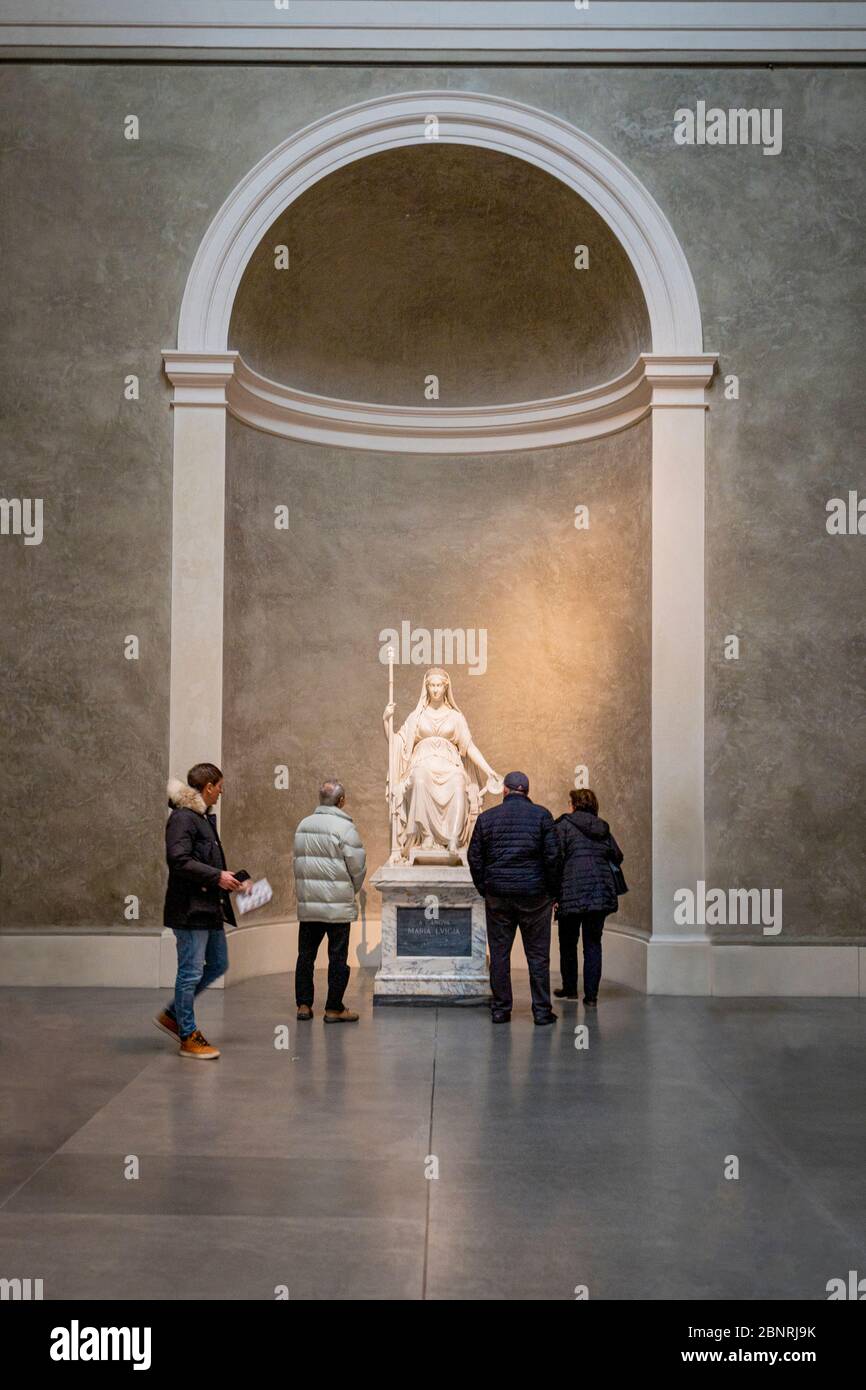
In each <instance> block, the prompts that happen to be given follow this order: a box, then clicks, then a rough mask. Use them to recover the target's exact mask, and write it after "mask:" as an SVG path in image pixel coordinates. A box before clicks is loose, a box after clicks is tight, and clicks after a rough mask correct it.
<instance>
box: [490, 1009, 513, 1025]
mask: <svg viewBox="0 0 866 1390" xmlns="http://www.w3.org/2000/svg"><path fill="white" fill-rule="evenodd" d="M490 1022H491V1023H510V1022H511V1013H510V1012H508V1013H506V1012H505V1011H504V1010H502V1009H494V1010H493V1012H492V1013H491V1015H490Z"/></svg>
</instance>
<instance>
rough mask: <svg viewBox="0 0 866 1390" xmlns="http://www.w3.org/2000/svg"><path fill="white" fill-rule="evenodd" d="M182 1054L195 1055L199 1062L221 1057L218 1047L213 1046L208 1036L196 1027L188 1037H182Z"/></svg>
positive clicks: (182, 1055)
mask: <svg viewBox="0 0 866 1390" xmlns="http://www.w3.org/2000/svg"><path fill="white" fill-rule="evenodd" d="M180 1055H181V1057H193V1058H195V1060H196V1061H197V1062H211V1061H213V1060H214V1058H216V1057H219V1055H220V1052H219V1048H218V1047H211V1045H210V1043H209V1042H208V1040H207V1038H206V1037H205V1036H204V1035H203V1034H202V1033H200V1032H199V1030H198V1028H196V1030H195V1032H194V1033H190V1035H189V1037H188V1038H181V1042H180Z"/></svg>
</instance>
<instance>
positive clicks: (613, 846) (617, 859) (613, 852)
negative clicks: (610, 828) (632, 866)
mask: <svg viewBox="0 0 866 1390" xmlns="http://www.w3.org/2000/svg"><path fill="white" fill-rule="evenodd" d="M610 857H611V859H612V860H613V862H614V864H621V863H622V861H623V859H624V858H625V855H624V854H623V852H622V850H621V849H620V847H619V845H618V844H617V842H616V840H615V839H614V838H613V836H612V835H611V837H610Z"/></svg>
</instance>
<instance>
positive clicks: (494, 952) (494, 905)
mask: <svg viewBox="0 0 866 1390" xmlns="http://www.w3.org/2000/svg"><path fill="white" fill-rule="evenodd" d="M484 906H485V909H486V913H487V944H488V945H489V947H490V989H491V991H492V994H493V1001H492V1004H491V1008H492V1009H493V1010H494V1012H496V1013H499V1012H502V1013H509V1012H510V1010H511V1003H512V996H511V948H512V946H513V945H514V937H515V935H516V934H517V929H518V927H519V928H520V935H521V938H522V940H523V950H524V952H525V954H526V962H527V964H528V966H529V989H530V992H531V995H532V1012H533V1015H534V1017H535V1018H546V1017H547V1016H548V1014H549V1013H550V911H551V907H552V903H551V900H550V898H548V897H547V895H546V894H542V895H541V896H540V897H539V896H534V897H528V898H525V897H507V898H500V897H495V896H493V894H488V895H487V896H486V897H485V899H484Z"/></svg>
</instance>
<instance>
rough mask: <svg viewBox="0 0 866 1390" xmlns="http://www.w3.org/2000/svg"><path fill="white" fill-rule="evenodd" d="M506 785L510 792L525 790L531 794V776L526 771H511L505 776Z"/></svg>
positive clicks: (527, 793) (526, 793)
mask: <svg viewBox="0 0 866 1390" xmlns="http://www.w3.org/2000/svg"><path fill="white" fill-rule="evenodd" d="M505 785H506V787H507V788H508V790H509V791H510V792H524V793H525V795H526V796H528V795H529V778H528V777H527V775H526V773H525V772H509V773H506V776H505Z"/></svg>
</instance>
